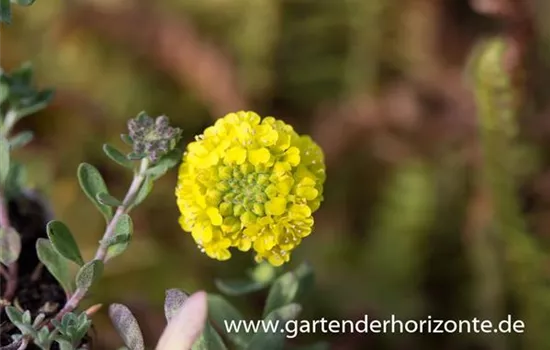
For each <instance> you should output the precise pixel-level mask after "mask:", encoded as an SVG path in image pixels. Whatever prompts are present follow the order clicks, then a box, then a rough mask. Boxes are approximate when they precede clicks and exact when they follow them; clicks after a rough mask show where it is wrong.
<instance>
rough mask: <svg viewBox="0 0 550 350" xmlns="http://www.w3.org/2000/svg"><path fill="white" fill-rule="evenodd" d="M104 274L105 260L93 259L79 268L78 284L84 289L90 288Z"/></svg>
mask: <svg viewBox="0 0 550 350" xmlns="http://www.w3.org/2000/svg"><path fill="white" fill-rule="evenodd" d="M102 274H103V262H102V261H101V260H92V261H90V262H87V263H86V264H84V266H82V267H81V268H80V270H78V273H77V274H76V286H77V287H78V288H82V289H88V288H90V287H91V286H92V284H94V282H96V281H97V280H98V279H99V278H101V275H102Z"/></svg>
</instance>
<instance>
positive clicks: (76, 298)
mask: <svg viewBox="0 0 550 350" xmlns="http://www.w3.org/2000/svg"><path fill="white" fill-rule="evenodd" d="M148 167H149V161H148V160H147V158H145V159H143V160H142V161H141V164H140V167H139V170H138V171H137V172H136V174H135V175H134V178H133V180H132V183H131V184H130V188H129V189H128V192H127V193H126V196H125V197H124V200H123V201H122V205H121V206H119V207H118V208H117V210H116V212H115V215H114V216H113V218H112V219H111V221H109V224H108V225H107V228H106V229H105V233H104V234H103V238H102V239H101V242H107V241H108V240H109V239H110V238H112V237H113V236H114V235H115V233H116V232H115V229H116V225H117V222H118V220H119V219H120V217H121V216H122V215H123V214H127V213H128V212H130V210H131V209H132V205H133V204H134V201H135V199H136V196H137V194H138V192H139V190H140V189H141V186H142V185H143V182H144V181H145V178H146V175H145V171H146V170H147V168H148ZM108 248H109V246H108V245H107V244H103V243H100V245H99V247H98V248H97V251H96V254H95V257H94V260H101V261H103V262H105V258H106V256H107V249H108ZM87 292H88V288H77V290H76V291H75V292H74V293H73V295H72V296H71V297H70V298H69V300H68V301H67V302H66V303H65V306H63V308H62V309H61V311H59V312H58V314H57V315H56V316H55V319H56V320H58V321H60V320H61V319H62V318H63V315H65V314H67V313H69V312H71V311H73V310H74V309H76V308H77V307H78V304H79V303H80V302H81V301H82V299H84V297H85V296H86V294H87Z"/></svg>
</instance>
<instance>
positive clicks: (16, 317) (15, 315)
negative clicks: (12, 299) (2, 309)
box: [6, 305, 23, 324]
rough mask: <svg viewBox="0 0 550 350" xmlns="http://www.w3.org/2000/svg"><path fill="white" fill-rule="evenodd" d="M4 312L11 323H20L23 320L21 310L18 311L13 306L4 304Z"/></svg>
mask: <svg viewBox="0 0 550 350" xmlns="http://www.w3.org/2000/svg"><path fill="white" fill-rule="evenodd" d="M6 314H7V315H8V318H9V319H10V321H11V322H12V323H14V324H15V323H22V322H23V312H22V311H20V310H19V309H18V308H16V307H15V306H11V305H9V306H6Z"/></svg>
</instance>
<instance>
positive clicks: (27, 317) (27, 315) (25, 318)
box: [21, 310, 32, 325]
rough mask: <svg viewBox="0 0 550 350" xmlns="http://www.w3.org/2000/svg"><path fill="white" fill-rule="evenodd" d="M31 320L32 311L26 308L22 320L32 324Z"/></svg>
mask: <svg viewBox="0 0 550 350" xmlns="http://www.w3.org/2000/svg"><path fill="white" fill-rule="evenodd" d="M31 321H32V318H31V312H30V311H29V310H25V312H23V315H22V316H21V322H22V323H24V324H28V325H30V324H31Z"/></svg>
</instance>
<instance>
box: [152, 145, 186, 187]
mask: <svg viewBox="0 0 550 350" xmlns="http://www.w3.org/2000/svg"><path fill="white" fill-rule="evenodd" d="M180 161H181V151H180V150H179V149H176V150H173V151H172V152H170V153H168V154H167V155H165V156H164V157H162V158H161V159H160V160H159V161H158V162H157V164H155V166H153V167H152V168H150V169H148V170H147V171H146V172H145V174H146V175H147V176H151V177H152V178H153V180H156V179H158V178H160V177H161V176H162V175H164V174H166V172H167V171H168V170H170V169H172V168H173V167H174V166H176V165H177V164H178V163H179V162H180Z"/></svg>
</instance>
